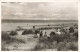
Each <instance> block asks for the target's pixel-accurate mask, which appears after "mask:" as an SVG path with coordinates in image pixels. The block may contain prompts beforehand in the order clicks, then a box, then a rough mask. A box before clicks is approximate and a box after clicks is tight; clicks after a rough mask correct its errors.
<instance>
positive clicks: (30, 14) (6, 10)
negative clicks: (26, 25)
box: [2, 2, 78, 20]
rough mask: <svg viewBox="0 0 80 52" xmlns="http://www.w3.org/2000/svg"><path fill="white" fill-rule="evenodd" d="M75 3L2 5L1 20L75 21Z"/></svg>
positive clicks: (15, 3)
mask: <svg viewBox="0 0 80 52" xmlns="http://www.w3.org/2000/svg"><path fill="white" fill-rule="evenodd" d="M77 8H78V6H77V2H10V3H9V2H7V3H2V19H26V20H43V19H44V20H57V19H58V20H59V19H60V20H61V19H62V20H72V19H73V20H77V19H78V15H77V14H78V11H77Z"/></svg>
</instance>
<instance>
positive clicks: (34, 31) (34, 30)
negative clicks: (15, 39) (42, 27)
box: [33, 26, 37, 37]
mask: <svg viewBox="0 0 80 52" xmlns="http://www.w3.org/2000/svg"><path fill="white" fill-rule="evenodd" d="M33 33H34V36H35V37H37V35H36V29H35V26H33Z"/></svg>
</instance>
